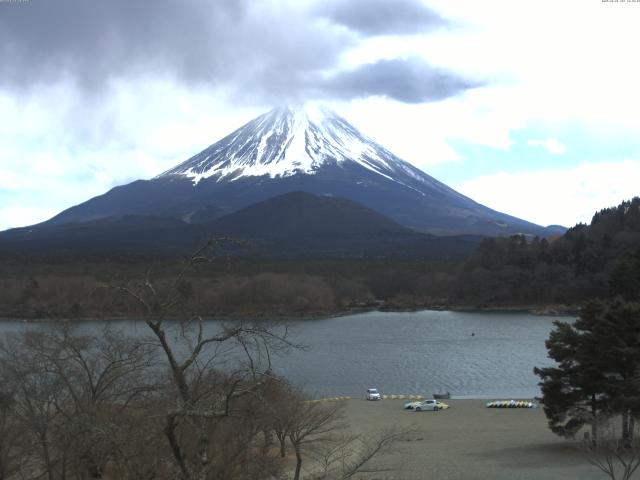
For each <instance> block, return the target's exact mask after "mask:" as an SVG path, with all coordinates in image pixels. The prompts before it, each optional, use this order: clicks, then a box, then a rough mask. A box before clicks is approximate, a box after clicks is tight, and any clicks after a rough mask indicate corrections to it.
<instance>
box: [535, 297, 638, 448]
mask: <svg viewBox="0 0 640 480" xmlns="http://www.w3.org/2000/svg"><path fill="white" fill-rule="evenodd" d="M555 325H556V329H555V330H554V331H552V332H551V335H550V336H549V340H547V342H546V346H547V349H548V350H549V356H550V357H551V358H553V359H554V360H555V361H556V362H557V363H558V365H557V366H555V367H549V368H535V369H534V373H535V374H536V375H538V376H540V378H541V382H540V386H541V388H542V393H543V397H544V409H545V414H546V415H547V418H548V420H549V426H550V428H551V430H552V431H553V432H554V433H557V434H558V435H562V436H568V437H571V436H573V435H574V434H575V433H576V432H577V431H578V430H580V428H582V427H583V426H584V425H591V428H592V441H593V442H594V443H595V442H597V438H598V435H597V425H598V423H599V422H600V421H601V420H604V419H606V418H609V417H611V416H614V415H620V416H621V418H622V440H623V442H624V444H630V443H631V440H632V435H633V423H634V418H635V417H637V416H639V415H640V304H638V303H630V302H624V301H622V300H621V299H615V300H610V301H607V302H591V303H589V304H587V305H586V306H585V307H584V308H583V309H582V312H581V315H580V318H579V319H577V320H576V321H575V322H574V323H573V324H568V323H562V322H556V324H555Z"/></svg>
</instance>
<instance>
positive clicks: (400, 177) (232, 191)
mask: <svg viewBox="0 0 640 480" xmlns="http://www.w3.org/2000/svg"><path fill="white" fill-rule="evenodd" d="M295 191H301V192H306V193H309V194H312V195H319V196H325V197H337V198H346V199H349V200H351V201H353V202H356V203H359V204H361V205H363V206H365V207H367V208H369V209H371V210H374V211H376V212H378V213H380V214H382V215H384V216H387V217H389V218H391V219H393V220H394V221H396V222H397V223H399V224H400V225H402V226H404V227H408V228H411V229H414V230H417V231H421V232H428V233H432V234H436V235H459V234H473V235H509V234H512V233H530V234H535V235H541V236H544V235H546V234H547V233H548V232H547V231H546V230H545V229H544V228H543V227H540V226H539V225H534V224H532V223H530V222H527V221H524V220H521V219H518V218H515V217H512V216H510V215H507V214H504V213H501V212H496V211H495V210H492V209H490V208H487V207H485V206H483V205H480V204H479V203H477V202H475V201H473V200H472V199H470V198H468V197H465V196H464V195H462V194H460V193H458V192H456V191H455V190H453V189H451V188H449V187H448V186H446V185H445V184H443V183H441V182H439V181H437V180H436V179H434V178H432V177H430V176H429V175H427V174H426V173H424V172H423V171H421V170H419V169H417V168H416V167H414V166H412V165H411V164H409V163H407V162H405V161H403V160H401V159H400V158H398V157H396V156H395V155H393V154H392V153H391V152H389V151H388V150H387V149H385V148H384V147H382V146H380V145H379V144H377V143H376V142H375V141H373V140H371V139H370V138H368V137H366V136H365V135H363V134H362V133H360V132H359V131H358V130H357V129H356V128H355V127H353V126H352V125H350V124H349V123H348V122H347V121H346V120H344V119H343V118H342V117H340V116H338V115H336V114H335V113H333V112H332V111H330V110H328V109H326V108H324V107H322V106H319V105H317V104H313V103H311V104H304V105H301V106H296V107H290V106H287V107H280V108H276V109H274V110H272V111H270V112H268V113H266V114H264V115H262V116H260V117H258V118H256V119H254V120H252V121H250V122H249V123H247V124H246V125H244V126H242V127H241V128H239V129H238V130H236V131H235V132H233V133H231V134H230V135H228V136H227V137H225V138H223V139H222V140H220V141H218V142H216V143H214V144H213V145H211V146H210V147H208V148H207V149H205V150H204V151H202V152H200V153H198V154H197V155H195V156H193V157H192V158H190V159H189V160H187V161H185V162H183V163H181V164H179V165H177V166H176V167H174V168H172V169H170V170H168V171H166V172H164V173H163V174H161V175H159V176H157V177H155V178H153V179H151V180H137V181H135V182H132V183H130V184H128V185H122V186H118V187H115V188H113V189H112V190H110V191H109V192H106V193H105V194H104V195H100V196H98V197H94V198H92V199H90V200H88V201H87V202H84V203H83V204H80V205H77V206H75V207H71V208H69V209H67V210H65V211H64V212H61V213H60V214H58V215H56V216H55V217H53V218H52V219H50V220H49V221H48V222H46V223H47V224H50V225H54V224H62V223H69V222H85V221H91V220H97V219H101V218H106V217H113V216H122V215H153V216H159V217H173V218H177V219H180V220H182V221H185V222H189V223H206V222H208V221H211V220H213V219H215V218H219V217H221V216H224V215H227V214H229V213H232V212H235V211H238V210H239V209H242V208H245V207H247V206H249V205H251V204H255V203H257V202H262V201H264V200H267V199H269V198H273V197H276V196H278V195H283V194H286V193H289V192H295Z"/></svg>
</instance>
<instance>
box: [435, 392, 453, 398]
mask: <svg viewBox="0 0 640 480" xmlns="http://www.w3.org/2000/svg"><path fill="white" fill-rule="evenodd" d="M433 398H435V399H436V400H447V399H449V398H451V394H450V393H449V392H444V393H434V394H433Z"/></svg>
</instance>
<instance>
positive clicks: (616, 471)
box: [584, 419, 640, 480]
mask: <svg viewBox="0 0 640 480" xmlns="http://www.w3.org/2000/svg"><path fill="white" fill-rule="evenodd" d="M611 420H612V419H610V420H608V421H606V422H605V423H604V424H602V425H599V428H598V431H599V436H598V443H597V444H595V445H594V443H593V442H591V441H589V439H588V438H586V439H585V444H584V450H585V452H586V454H587V459H588V460H589V463H591V464H592V465H594V466H595V467H596V468H598V469H599V470H601V471H602V472H603V473H604V474H605V475H607V476H608V477H609V478H610V479H611V480H618V479H620V480H629V479H630V478H631V477H632V476H633V474H634V473H635V472H636V470H638V468H639V467H640V440H638V439H637V435H633V432H631V434H630V436H631V439H629V438H628V437H626V438H621V437H620V435H619V434H618V432H616V429H615V427H614V426H613V423H612V422H611ZM627 433H629V432H627ZM636 433H637V432H636Z"/></svg>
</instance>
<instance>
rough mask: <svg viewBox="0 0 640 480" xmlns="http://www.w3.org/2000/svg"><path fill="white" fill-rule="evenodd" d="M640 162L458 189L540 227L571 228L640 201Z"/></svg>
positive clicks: (500, 177)
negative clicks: (607, 210)
mask: <svg viewBox="0 0 640 480" xmlns="http://www.w3.org/2000/svg"><path fill="white" fill-rule="evenodd" d="M639 178H640V159H627V160H623V161H616V162H601V163H583V164H581V165H578V166H576V167H572V168H564V169H563V168H560V169H557V170H541V171H530V172H519V173H498V174H495V175H487V176H482V177H478V178H475V179H473V180H469V181H466V182H462V183H460V184H458V185H454V188H455V189H456V190H458V191H459V192H461V193H463V194H465V195H467V196H469V197H471V198H473V199H474V200H476V201H477V202H480V203H482V204H484V205H486V206H488V207H490V208H494V209H496V210H500V211H503V212H504V213H508V214H510V215H514V216H516V217H519V218H522V219H525V220H529V221H531V222H534V223H537V224H540V225H552V224H560V225H564V226H566V227H571V226H573V225H575V224H576V223H578V222H585V223H589V222H590V221H591V218H592V216H593V214H594V213H595V212H596V211H598V210H601V209H603V208H607V207H612V206H615V205H618V204H619V203H620V202H622V201H623V200H629V199H631V198H633V197H634V196H638V195H640V188H639V187H638V179H639Z"/></svg>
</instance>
